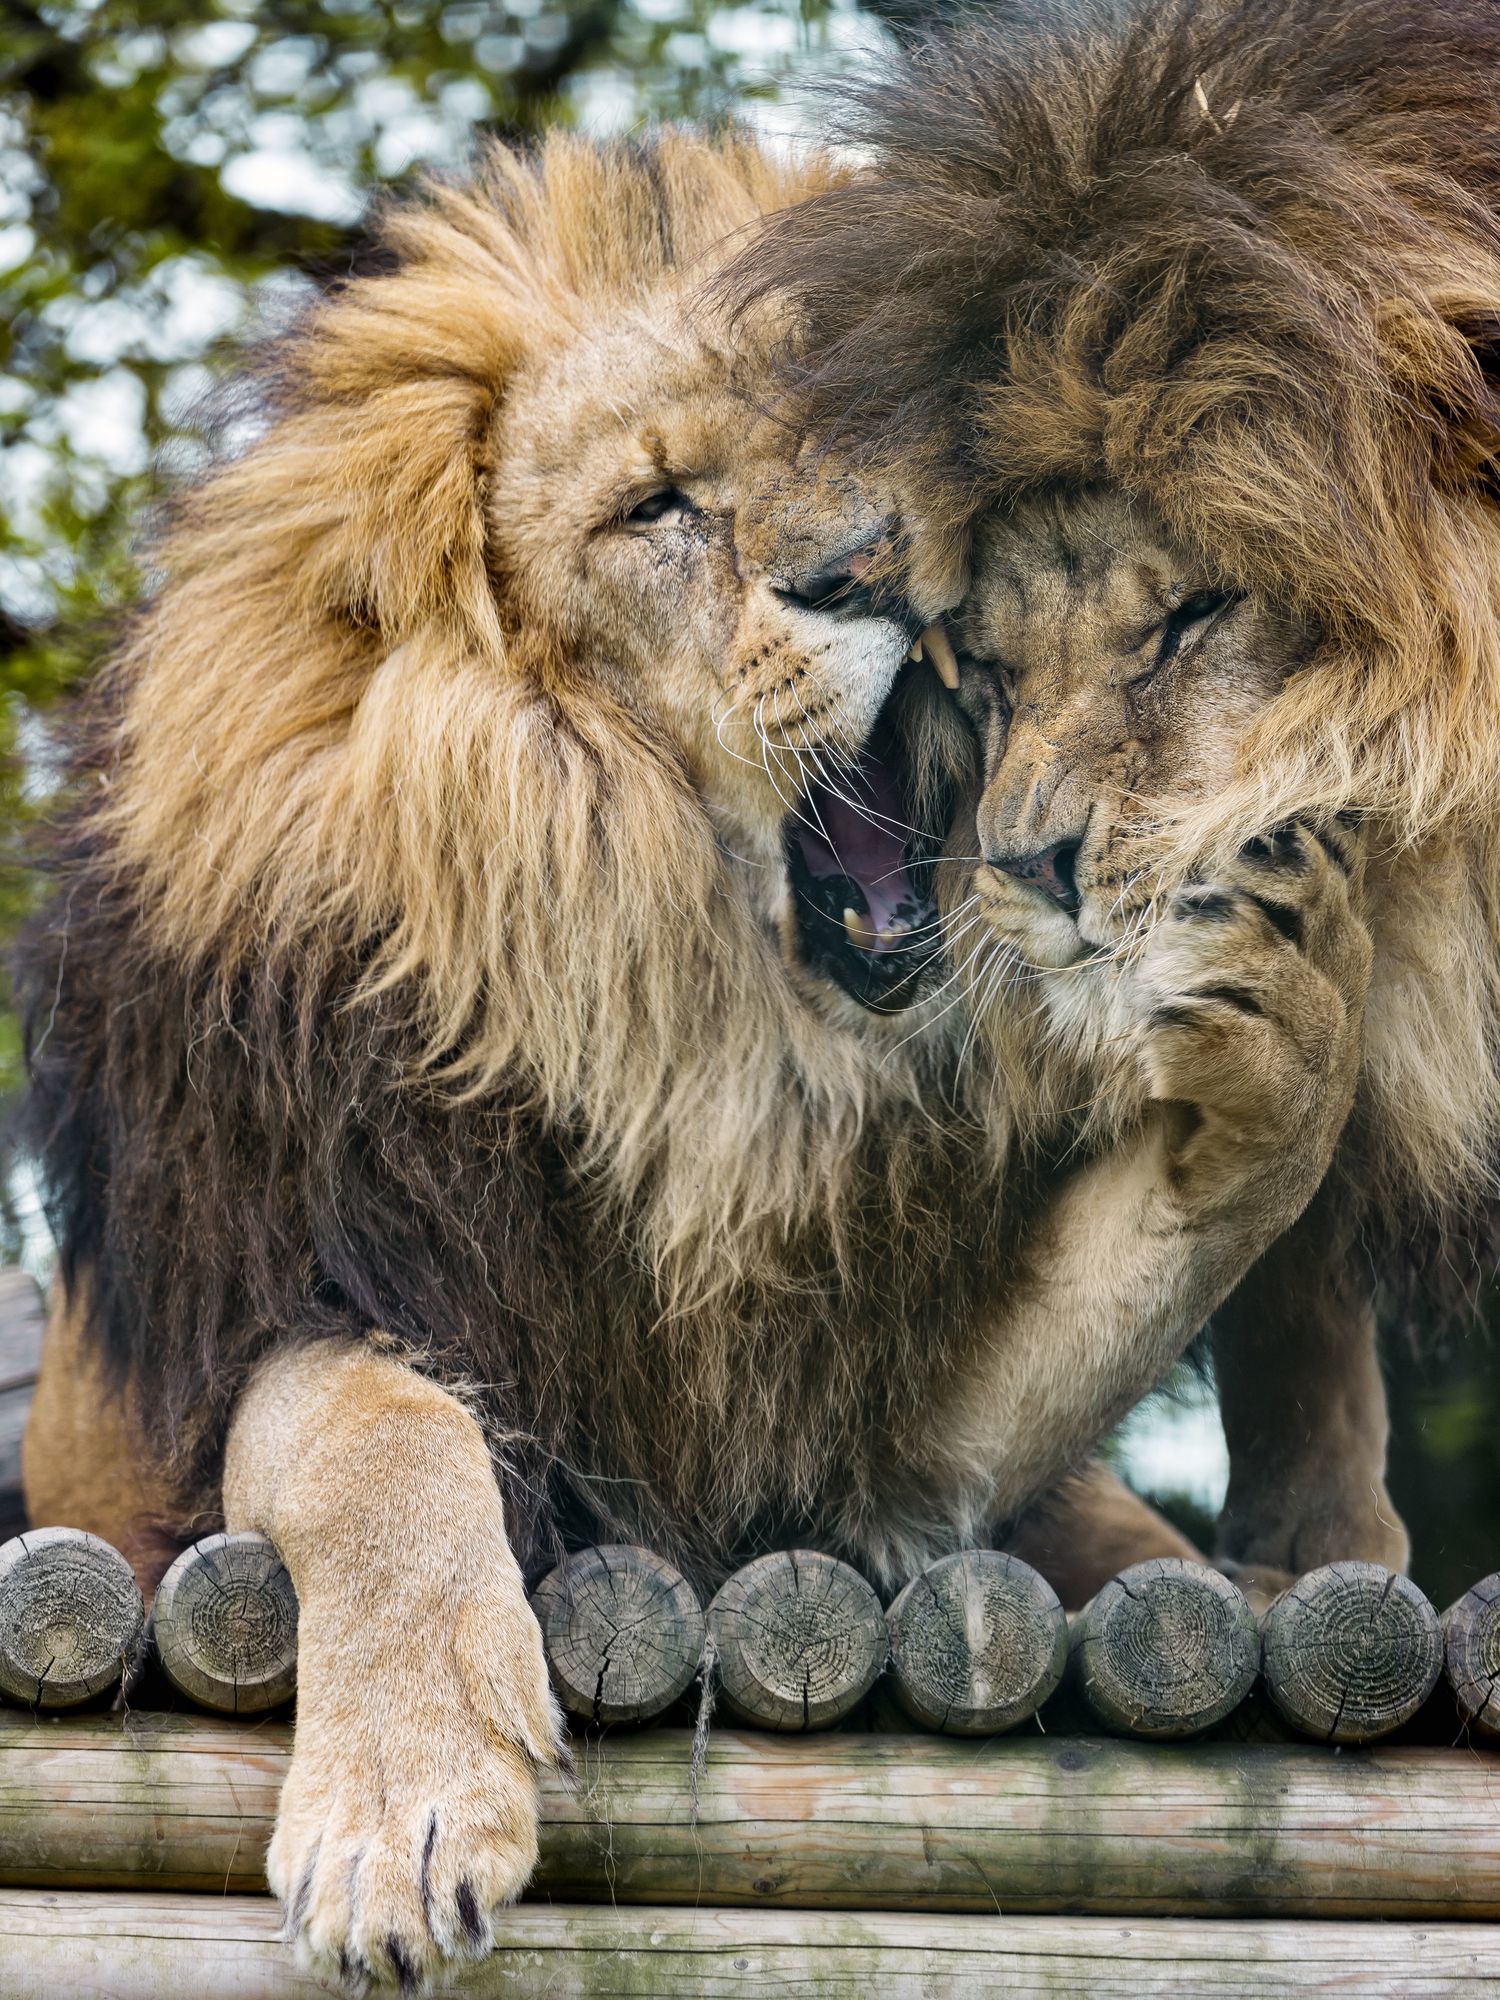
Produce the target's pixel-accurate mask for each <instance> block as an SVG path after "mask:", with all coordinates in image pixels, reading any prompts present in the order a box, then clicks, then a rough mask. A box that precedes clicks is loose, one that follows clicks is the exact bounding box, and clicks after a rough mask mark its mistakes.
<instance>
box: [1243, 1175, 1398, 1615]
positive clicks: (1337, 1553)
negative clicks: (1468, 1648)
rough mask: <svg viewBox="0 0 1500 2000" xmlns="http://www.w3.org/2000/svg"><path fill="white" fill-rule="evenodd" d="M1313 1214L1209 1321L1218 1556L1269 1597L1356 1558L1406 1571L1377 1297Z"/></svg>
mask: <svg viewBox="0 0 1500 2000" xmlns="http://www.w3.org/2000/svg"><path fill="white" fill-rule="evenodd" d="M1329 1207H1331V1204H1330V1203H1325V1202H1324V1201H1323V1200H1320V1201H1318V1202H1317V1203H1315V1204H1314V1206H1313V1208H1312V1209H1311V1210H1309V1212H1308V1214H1307V1215H1306V1216H1305V1217H1304V1218H1303V1219H1302V1221H1301V1222H1300V1223H1299V1224H1298V1225H1297V1227H1296V1228H1294V1229H1292V1230H1291V1231H1289V1232H1288V1234H1287V1235H1285V1236H1284V1237H1282V1238H1281V1240H1280V1241H1279V1242H1277V1243H1275V1244H1273V1245H1272V1247H1271V1248H1270V1250H1268V1251H1267V1253H1266V1255H1265V1256H1264V1257H1262V1258H1261V1259H1260V1261H1259V1263H1258V1264H1256V1265H1255V1267H1254V1269H1253V1270H1251V1271H1250V1273H1249V1274H1248V1276H1247V1277H1246V1278H1245V1280H1244V1282H1243V1284H1241V1285H1240V1286H1239V1287H1238V1289H1237V1290H1236V1291H1235V1292H1234V1293H1233V1294H1232V1295H1231V1297H1230V1298H1229V1299H1228V1300H1226V1302H1225V1304H1224V1305H1223V1307H1222V1308H1221V1309H1220V1310H1219V1312H1218V1313H1216V1314H1215V1316H1214V1323H1213V1347H1214V1369H1215V1373H1216V1374H1217V1377H1218V1383H1219V1404H1220V1409H1221V1412H1222V1415H1223V1419H1224V1436H1225V1438H1226V1440H1227V1441H1228V1445H1229V1491H1228V1494H1227V1496H1226V1498H1225V1502H1224V1511H1223V1514H1222V1515H1221V1516H1220V1519H1219V1533H1218V1550H1219V1553H1220V1555H1221V1556H1223V1557H1224V1558H1225V1559H1226V1560H1227V1561H1229V1562H1232V1563H1233V1564H1235V1565H1238V1566H1244V1567H1246V1568H1247V1569H1248V1570H1250V1571H1252V1572H1260V1573H1261V1577H1260V1580H1261V1582H1262V1586H1263V1587H1267V1586H1269V1585H1271V1584H1274V1583H1275V1582H1276V1581H1278V1580H1280V1578H1281V1577H1283V1576H1285V1577H1291V1576H1297V1575H1300V1574H1301V1573H1302V1572H1304V1571H1306V1570H1310V1569H1316V1568H1318V1567H1319V1566H1320V1565H1321V1564H1323V1563H1326V1562H1335V1561H1338V1560H1339V1559H1341V1558H1343V1557H1356V1558H1358V1559H1360V1560H1362V1561H1366V1562H1380V1563H1386V1564H1388V1565H1389V1566H1390V1567H1391V1568H1392V1569H1403V1568H1404V1567H1405V1566H1406V1560H1407V1556H1408V1554H1409V1544H1408V1541H1407V1536H1406V1530H1405V1528H1404V1527H1403V1526H1402V1524H1401V1520H1400V1517H1399V1516H1398V1514H1397V1513H1396V1510H1395V1508H1394V1507H1393V1506H1392V1505H1391V1501H1390V1496H1389V1494H1388V1493H1387V1492H1386V1489H1385V1448H1386V1432H1387V1422H1386V1404H1385V1383H1384V1381H1383V1380H1382V1378H1381V1373H1380V1362H1379V1359H1378V1356H1377V1353H1376V1339H1375V1315H1374V1311H1373V1308H1372V1306H1371V1302H1370V1299H1369V1296H1368V1288H1367V1286H1365V1285H1362V1284H1361V1283H1360V1282H1359V1280H1358V1278H1357V1277H1356V1275H1355V1272H1354V1269H1353V1262H1352V1259H1351V1258H1350V1257H1349V1256H1348V1255H1347V1253H1346V1251H1345V1247H1344V1244H1343V1242H1342V1240H1341V1232H1340V1231H1339V1228H1338V1223H1337V1218H1336V1217H1335V1216H1334V1215H1332V1214H1330V1213H1328V1212H1327V1211H1328V1209H1329Z"/></svg>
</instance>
